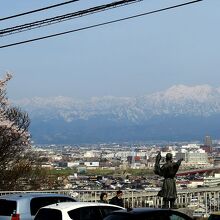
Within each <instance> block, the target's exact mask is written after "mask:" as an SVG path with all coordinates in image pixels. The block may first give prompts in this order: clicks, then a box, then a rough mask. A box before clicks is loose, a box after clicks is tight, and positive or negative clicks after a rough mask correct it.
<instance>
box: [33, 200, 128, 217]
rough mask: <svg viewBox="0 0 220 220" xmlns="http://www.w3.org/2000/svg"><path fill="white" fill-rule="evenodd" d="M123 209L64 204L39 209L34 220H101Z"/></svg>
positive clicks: (84, 204) (76, 203)
mask: <svg viewBox="0 0 220 220" xmlns="http://www.w3.org/2000/svg"><path fill="white" fill-rule="evenodd" d="M122 209H124V208H123V207H120V206H116V205H111V204H107V203H98V202H74V203H71V202H65V203H63V202H62V203H57V204H53V205H49V206H46V207H43V208H41V209H39V211H38V212H37V214H36V216H35V218H34V220H50V219H51V220H52V219H53V220H72V219H74V220H102V219H103V218H104V217H106V216H107V215H109V214H110V213H112V212H113V211H116V210H122Z"/></svg>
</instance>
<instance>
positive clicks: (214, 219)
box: [208, 211, 220, 220]
mask: <svg viewBox="0 0 220 220" xmlns="http://www.w3.org/2000/svg"><path fill="white" fill-rule="evenodd" d="M219 219H220V211H218V212H213V213H211V214H210V216H209V217H208V220H219Z"/></svg>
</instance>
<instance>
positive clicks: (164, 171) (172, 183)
mask: <svg viewBox="0 0 220 220" xmlns="http://www.w3.org/2000/svg"><path fill="white" fill-rule="evenodd" d="M160 160H161V154H160V152H159V153H158V155H157V156H156V161H155V166H154V173H155V174H157V175H159V176H163V177H164V180H163V185H162V189H161V190H160V191H159V192H158V196H160V197H163V207H164V208H169V202H170V208H174V207H175V206H174V204H175V200H176V198H177V191H176V180H175V175H176V173H177V171H178V169H179V166H180V164H181V162H182V161H183V159H180V160H178V161H177V162H173V161H172V154H171V153H167V154H166V163H165V164H163V165H162V166H161V165H160Z"/></svg>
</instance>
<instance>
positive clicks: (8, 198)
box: [0, 193, 76, 220]
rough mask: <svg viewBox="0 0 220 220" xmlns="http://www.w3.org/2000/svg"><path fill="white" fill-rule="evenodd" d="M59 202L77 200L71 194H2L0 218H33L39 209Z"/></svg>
mask: <svg viewBox="0 0 220 220" xmlns="http://www.w3.org/2000/svg"><path fill="white" fill-rule="evenodd" d="M58 202H76V200H75V199H74V198H72V197H70V196H67V195H63V194H55V193H20V194H8V195H4V196H0V220H32V219H34V216H35V214H36V213H37V211H38V210H39V209H40V208H41V207H43V206H47V205H50V204H54V203H58Z"/></svg>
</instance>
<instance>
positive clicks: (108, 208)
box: [100, 206, 121, 218]
mask: <svg viewBox="0 0 220 220" xmlns="http://www.w3.org/2000/svg"><path fill="white" fill-rule="evenodd" d="M100 210H101V213H102V218H104V217H106V216H107V215H109V214H110V213H112V212H113V211H116V210H121V209H120V208H117V207H111V206H101V207H100Z"/></svg>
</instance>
